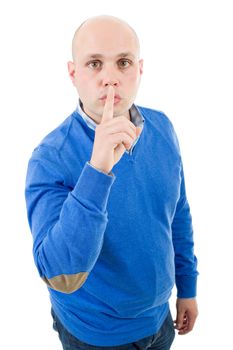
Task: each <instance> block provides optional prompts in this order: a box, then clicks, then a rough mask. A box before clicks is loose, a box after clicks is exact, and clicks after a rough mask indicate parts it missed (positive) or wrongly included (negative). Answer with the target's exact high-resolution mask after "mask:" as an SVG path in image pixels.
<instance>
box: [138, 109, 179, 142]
mask: <svg viewBox="0 0 233 350" xmlns="http://www.w3.org/2000/svg"><path fill="white" fill-rule="evenodd" d="M137 108H138V109H139V111H140V113H141V114H142V116H143V118H144V119H145V125H148V130H150V131H153V130H156V132H157V133H158V134H160V136H161V137H163V138H164V139H166V141H167V142H172V143H173V145H175V147H176V148H177V149H179V144H178V139H177V135H176V132H175V129H174V127H173V124H172V122H171V120H170V119H169V118H168V116H167V115H166V114H165V113H164V112H162V111H159V110H155V109H151V108H148V107H143V106H137Z"/></svg>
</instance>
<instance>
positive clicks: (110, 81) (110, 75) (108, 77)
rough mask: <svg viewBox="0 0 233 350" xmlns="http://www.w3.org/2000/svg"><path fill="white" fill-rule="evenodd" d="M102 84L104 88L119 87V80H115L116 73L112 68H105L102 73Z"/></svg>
mask: <svg viewBox="0 0 233 350" xmlns="http://www.w3.org/2000/svg"><path fill="white" fill-rule="evenodd" d="M102 73H103V77H102V84H103V86H104V87H108V86H110V85H112V86H115V87H117V86H118V85H119V80H118V78H117V72H116V71H115V69H113V68H105V70H104V71H103V72H102Z"/></svg>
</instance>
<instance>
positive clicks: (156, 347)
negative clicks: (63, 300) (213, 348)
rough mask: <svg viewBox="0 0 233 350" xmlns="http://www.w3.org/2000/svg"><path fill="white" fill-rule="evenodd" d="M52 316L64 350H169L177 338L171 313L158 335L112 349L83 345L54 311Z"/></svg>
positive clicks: (111, 347)
mask: <svg viewBox="0 0 233 350" xmlns="http://www.w3.org/2000/svg"><path fill="white" fill-rule="evenodd" d="M52 316H53V328H54V329H55V331H57V332H58V335H59V338H60V341H61V343H62V346H63V349H64V350H98V349H99V350H100V349H105V350H135V349H138V350H146V349H148V350H149V349H150V350H169V349H170V347H171V345H172V342H173V340H174V337H175V330H174V325H173V321H172V317H171V313H170V312H169V313H168V316H167V318H166V319H165V321H164V323H163V325H162V327H161V328H160V330H159V331H158V332H157V333H156V334H154V335H152V336H149V337H146V338H143V339H141V340H138V341H136V342H134V343H129V344H125V345H119V346H110V347H108V346H93V345H89V344H86V343H83V342H82V341H81V340H79V339H77V338H75V337H74V336H73V335H72V334H70V333H69V332H68V331H67V330H66V329H65V327H64V326H63V325H62V324H61V322H60V321H59V319H58V318H57V316H56V315H55V313H54V311H53V310H52Z"/></svg>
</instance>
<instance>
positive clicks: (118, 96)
mask: <svg viewBox="0 0 233 350" xmlns="http://www.w3.org/2000/svg"><path fill="white" fill-rule="evenodd" d="M106 98H107V95H103V96H102V97H100V100H102V101H105V100H106ZM114 100H115V101H117V100H121V97H120V95H117V94H116V95H114Z"/></svg>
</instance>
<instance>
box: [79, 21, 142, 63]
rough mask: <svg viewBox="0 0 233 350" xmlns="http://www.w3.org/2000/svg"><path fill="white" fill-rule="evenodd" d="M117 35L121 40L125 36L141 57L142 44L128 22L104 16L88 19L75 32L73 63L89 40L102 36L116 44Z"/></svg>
mask: <svg viewBox="0 0 233 350" xmlns="http://www.w3.org/2000/svg"><path fill="white" fill-rule="evenodd" d="M116 33H117V35H118V37H119V39H120V38H121V37H122V36H123V37H126V38H127V39H128V40H129V41H130V42H132V43H133V45H134V46H135V52H136V54H137V56H138V57H139V55H140V43H139V39H138V36H137V34H136V32H135V31H134V29H133V28H132V27H131V26H130V25H129V24H128V23H127V22H125V21H123V20H121V19H119V18H117V17H114V16H107V15H102V16H96V17H91V18H88V19H87V20H86V21H84V22H83V23H82V24H81V25H80V26H79V27H78V28H77V30H76V31H75V34H74V37H73V41H72V57H73V61H76V57H77V53H78V51H79V50H82V45H83V43H84V42H85V41H86V40H87V39H88V40H90V41H92V40H95V39H96V38H97V37H100V36H102V37H104V39H105V41H109V43H112V44H114V42H116V40H115V37H116ZM113 41H114V42H113Z"/></svg>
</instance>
